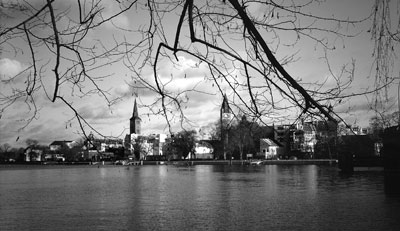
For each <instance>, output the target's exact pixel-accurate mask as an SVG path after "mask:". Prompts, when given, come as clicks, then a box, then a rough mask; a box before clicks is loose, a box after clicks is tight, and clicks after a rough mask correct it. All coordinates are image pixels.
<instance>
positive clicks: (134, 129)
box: [129, 99, 142, 135]
mask: <svg viewBox="0 0 400 231" xmlns="http://www.w3.org/2000/svg"><path fill="white" fill-rule="evenodd" d="M129 122H130V134H133V133H134V134H138V135H139V134H140V130H141V122H142V120H141V119H140V117H139V111H138V109H137V103H136V99H135V104H134V105H133V113H132V117H131V118H130V121H129Z"/></svg>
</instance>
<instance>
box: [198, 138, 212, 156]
mask: <svg viewBox="0 0 400 231" xmlns="http://www.w3.org/2000/svg"><path fill="white" fill-rule="evenodd" d="M213 153H214V148H213V147H212V145H211V144H210V143H208V142H206V141H200V142H196V146H195V158H196V159H214V154H213Z"/></svg>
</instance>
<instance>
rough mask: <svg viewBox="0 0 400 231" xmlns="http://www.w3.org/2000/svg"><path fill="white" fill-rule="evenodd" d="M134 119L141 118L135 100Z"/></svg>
mask: <svg viewBox="0 0 400 231" xmlns="http://www.w3.org/2000/svg"><path fill="white" fill-rule="evenodd" d="M132 118H139V112H138V109H137V104H136V99H135V104H134V105H133V113H132Z"/></svg>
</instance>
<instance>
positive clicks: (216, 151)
mask: <svg viewBox="0 0 400 231" xmlns="http://www.w3.org/2000/svg"><path fill="white" fill-rule="evenodd" d="M235 119H236V118H235V116H234V114H233V113H232V111H231V109H230V107H229V104H228V101H227V99H226V96H224V99H223V102H222V106H221V111H220V120H221V137H220V139H219V140H202V141H198V142H196V143H195V147H194V150H195V151H194V152H193V153H185V155H184V156H188V158H191V159H215V158H221V157H223V159H227V158H229V155H227V152H228V148H227V146H228V145H229V143H228V137H227V136H228V135H227V132H226V131H227V130H228V126H229V124H232V122H233V121H234V120H235ZM268 128H269V129H270V130H272V135H269V136H268V137H265V138H261V139H260V141H259V152H258V153H246V157H249V158H255V157H256V158H262V159H275V158H288V157H289V156H296V157H299V158H320V157H328V158H335V157H336V156H334V155H333V154H334V153H337V151H338V150H337V147H338V146H340V145H341V144H340V142H338V140H340V139H338V137H343V136H365V137H367V133H368V131H367V130H366V129H361V128H360V127H358V126H352V127H350V128H346V127H340V126H339V127H338V126H337V124H336V123H333V122H326V121H304V120H300V121H299V122H298V123H294V124H287V125H272V126H271V127H268ZM346 139H347V140H348V139H349V138H346ZM346 139H344V140H346ZM172 140H173V137H171V135H167V134H151V135H142V134H141V118H140V117H139V112H138V108H137V103H136V100H135V103H134V107H133V113H132V117H131V118H130V129H129V133H128V134H126V136H125V138H124V139H115V138H102V139H96V138H95V137H94V136H93V135H92V134H91V135H89V137H88V139H87V140H86V141H85V142H84V143H83V144H82V143H81V144H78V143H77V142H75V141H54V142H52V143H51V144H50V145H49V149H48V151H47V153H43V150H39V149H35V148H34V147H28V148H27V149H26V152H25V153H26V154H25V160H26V161H46V160H59V161H63V160H65V159H66V158H67V157H66V153H65V150H71V149H73V147H76V148H75V153H72V155H74V156H73V158H75V159H81V160H115V159H126V158H129V159H132V160H133V159H136V160H137V159H140V160H158V159H177V158H179V156H180V155H178V153H176V150H174V148H171V145H169V144H171V142H172ZM373 142H375V141H373ZM77 146H79V147H77ZM380 147H381V146H379V144H378V145H376V144H375V146H374V155H379V151H380V150H379V149H380ZM32 153H34V154H32ZM35 153H36V154H35ZM319 153H322V154H321V155H320V154H319Z"/></svg>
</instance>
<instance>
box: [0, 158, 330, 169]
mask: <svg viewBox="0 0 400 231" xmlns="http://www.w3.org/2000/svg"><path fill="white" fill-rule="evenodd" d="M336 164H337V160H336V159H311V160H310V159H308V160H259V161H257V162H255V161H253V162H251V161H247V160H232V161H229V160H181V161H134V162H129V165H176V166H193V165H336ZM110 165H112V166H113V165H115V163H114V162H111V161H104V162H103V161H101V162H31V163H29V162H24V163H2V164H0V169H4V168H6V169H8V168H17V169H19V168H22V169H23V168H31V167H35V166H49V167H50V166H94V167H99V166H110Z"/></svg>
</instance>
